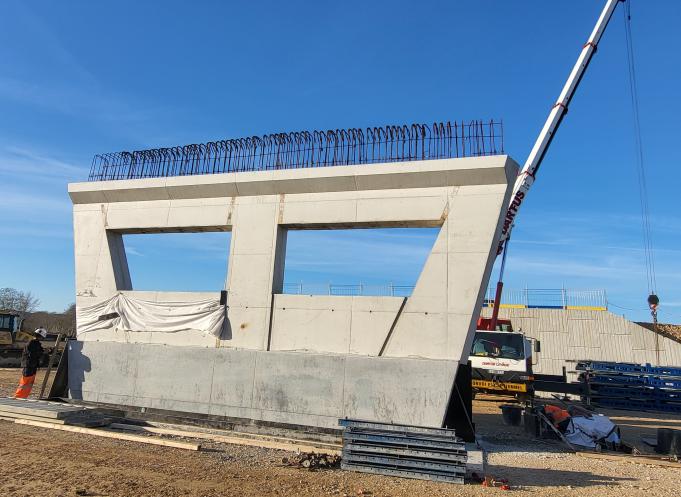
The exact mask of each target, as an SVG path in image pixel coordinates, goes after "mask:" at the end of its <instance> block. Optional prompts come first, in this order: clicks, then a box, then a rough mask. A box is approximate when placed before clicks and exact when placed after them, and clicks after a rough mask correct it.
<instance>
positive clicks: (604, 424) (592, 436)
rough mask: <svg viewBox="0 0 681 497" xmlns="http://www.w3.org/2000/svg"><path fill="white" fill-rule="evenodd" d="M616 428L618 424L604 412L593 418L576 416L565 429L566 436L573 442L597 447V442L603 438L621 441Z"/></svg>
mask: <svg viewBox="0 0 681 497" xmlns="http://www.w3.org/2000/svg"><path fill="white" fill-rule="evenodd" d="M615 428H617V426H616V425H615V424H614V423H613V422H612V421H610V418H609V417H607V416H603V415H602V414H599V415H598V416H592V417H591V418H585V417H582V416H574V417H572V418H571V419H570V424H569V425H568V427H567V430H565V438H567V440H568V442H570V443H571V444H574V445H581V446H582V447H591V448H593V447H596V442H597V441H599V440H601V439H605V440H606V441H608V442H613V443H619V441H620V437H619V434H618V433H617V430H616V429H615Z"/></svg>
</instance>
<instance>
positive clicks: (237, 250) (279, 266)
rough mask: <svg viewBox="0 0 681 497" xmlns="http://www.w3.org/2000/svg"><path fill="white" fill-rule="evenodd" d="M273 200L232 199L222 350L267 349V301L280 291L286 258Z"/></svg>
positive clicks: (282, 236)
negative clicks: (226, 322) (226, 323)
mask: <svg viewBox="0 0 681 497" xmlns="http://www.w3.org/2000/svg"><path fill="white" fill-rule="evenodd" d="M258 200H259V201H258ZM273 200H274V199H272V198H269V197H261V198H260V199H253V198H238V199H237V200H236V203H235V206H234V213H233V216H232V243H231V248H230V255H229V270H228V275H227V291H228V292H229V312H228V320H229V328H230V330H231V333H229V334H228V336H226V337H223V341H222V342H223V344H224V345H226V346H231V347H241V348H248V349H256V350H265V349H267V345H268V333H269V329H270V313H271V311H272V299H273V297H272V295H273V293H281V291H282V288H283V284H284V259H285V254H286V230H285V229H284V228H282V227H280V226H279V225H278V219H279V210H280V208H281V207H280V204H279V203H278V202H275V201H273Z"/></svg>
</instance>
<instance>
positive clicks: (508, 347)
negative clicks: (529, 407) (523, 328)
mask: <svg viewBox="0 0 681 497" xmlns="http://www.w3.org/2000/svg"><path fill="white" fill-rule="evenodd" d="M489 321H490V320H489V319H486V318H480V320H478V329H477V330H476V332H475V338H474V339H473V346H472V347H471V352H470V356H469V361H470V363H471V367H472V372H471V374H472V386H473V391H474V392H486V393H496V394H508V395H514V396H516V397H518V398H519V399H523V400H524V399H528V398H529V397H531V396H532V394H533V388H532V382H533V380H534V377H533V374H532V343H531V342H530V340H529V339H528V338H527V337H525V335H524V334H523V333H521V332H515V331H513V327H512V325H511V322H510V321H508V320H498V321H497V327H496V329H495V330H491V329H489V328H490V322H489Z"/></svg>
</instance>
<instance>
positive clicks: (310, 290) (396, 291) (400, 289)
mask: <svg viewBox="0 0 681 497" xmlns="http://www.w3.org/2000/svg"><path fill="white" fill-rule="evenodd" d="M413 290H414V286H413V285H393V284H392V283H388V284H387V285H365V284H363V283H359V284H356V285H337V284H333V283H312V284H310V283H286V284H284V292H283V293H286V294H293V295H345V296H360V295H366V296H375V297H408V296H410V295H411V292H412V291H413Z"/></svg>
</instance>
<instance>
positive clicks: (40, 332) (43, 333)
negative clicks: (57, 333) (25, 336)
mask: <svg viewBox="0 0 681 497" xmlns="http://www.w3.org/2000/svg"><path fill="white" fill-rule="evenodd" d="M34 333H35V334H36V335H40V336H41V337H43V338H47V330H46V329H45V328H38V329H37V330H35V331H34Z"/></svg>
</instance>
